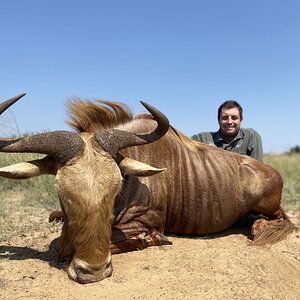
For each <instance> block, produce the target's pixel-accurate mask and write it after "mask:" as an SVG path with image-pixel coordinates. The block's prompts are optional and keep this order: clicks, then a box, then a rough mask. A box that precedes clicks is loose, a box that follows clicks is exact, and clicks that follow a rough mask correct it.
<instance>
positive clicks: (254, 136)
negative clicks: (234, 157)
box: [249, 130, 263, 162]
mask: <svg viewBox="0 0 300 300" xmlns="http://www.w3.org/2000/svg"><path fill="white" fill-rule="evenodd" d="M249 151H250V156H251V157H253V158H255V159H256V160H258V161H261V162H263V147H262V140H261V137H260V135H259V134H258V133H257V132H256V131H255V130H253V131H252V132H251V138H250V143H249Z"/></svg>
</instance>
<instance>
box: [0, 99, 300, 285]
mask: <svg viewBox="0 0 300 300" xmlns="http://www.w3.org/2000/svg"><path fill="white" fill-rule="evenodd" d="M22 96H23V95H20V96H17V97H15V98H12V99H10V100H7V101H5V102H4V103H2V105H1V106H0V112H1V113H2V112H3V111H4V110H5V109H7V108H8V107H9V106H10V105H11V104H13V103H14V102H15V101H17V100H18V99H19V98H21V97H22ZM142 104H143V105H144V106H145V107H146V108H147V110H148V111H149V112H150V113H151V115H149V114H143V115H139V116H136V117H133V116H132V114H131V112H130V111H129V109H128V108H127V107H126V106H125V105H123V104H120V103H116V102H108V101H98V102H97V103H93V102H91V101H82V100H80V99H73V100H71V101H70V102H69V105H68V109H69V116H70V121H69V124H70V125H71V126H72V127H73V128H74V129H75V131H76V132H70V131H54V132H46V133H41V134H37V135H32V136H26V137H24V138H19V139H1V140H0V151H2V152H34V153H43V154H46V156H45V157H44V158H43V159H40V160H34V161H30V162H23V163H18V164H15V165H11V166H7V167H4V168H1V169H0V176H3V177H7V178H14V179H24V178H30V177H33V176H37V175H41V174H53V175H55V178H56V183H55V186H56V189H57V192H58V196H59V200H60V204H61V208H62V214H63V217H64V225H63V229H62V234H61V238H60V246H59V256H60V257H61V258H63V257H64V256H69V257H72V261H71V263H70V266H69V268H68V275H69V277H70V278H71V279H73V280H75V281H78V282H80V283H89V282H95V281H100V280H102V279H104V278H106V277H108V276H110V275H111V273H112V265H111V253H120V252H125V251H131V250H136V249H143V248H145V247H149V246H154V245H164V244H171V243H170V242H169V241H168V239H167V237H166V236H165V235H164V233H173V234H189V235H191V234H194V235H199V234H209V233H215V232H219V231H221V230H224V229H226V228H228V227H230V226H231V225H232V224H234V223H235V222H236V221H237V220H238V219H239V218H241V217H243V216H244V215H245V214H247V213H249V212H252V211H254V212H258V213H261V214H263V215H264V217H263V218H260V219H258V220H256V221H255V222H254V224H253V226H252V233H253V242H252V243H253V244H254V245H262V244H267V243H270V244H271V243H275V242H277V241H280V240H282V239H283V238H285V237H286V236H287V235H288V234H289V233H290V232H292V231H293V230H294V229H295V227H294V225H293V224H292V223H291V222H290V220H289V219H288V217H287V216H286V214H285V213H284V212H283V210H282V209H281V207H280V201H281V194H282V186H283V181H282V178H281V176H280V174H279V173H278V172H277V171H276V170H274V169H273V168H271V167H270V166H267V165H265V164H263V163H260V162H258V161H256V160H254V159H253V158H251V157H248V156H242V155H239V154H235V153H231V152H228V151H224V150H222V149H218V148H216V147H213V146H210V145H206V144H203V143H199V142H196V141H193V140H191V139H190V138H188V137H187V136H185V135H184V134H182V133H180V132H179V131H178V130H176V129H174V128H173V127H172V126H169V122H168V119H167V118H166V117H165V116H164V115H163V114H162V113H161V112H159V111H158V110H157V109H155V108H154V107H152V106H150V105H148V104H146V103H143V102H142ZM154 141H156V142H155V143H152V142H154ZM152 166H155V167H152ZM156 167H165V168H166V170H165V169H157V168H156ZM152 175H155V176H152ZM57 216H58V214H57V213H53V214H52V215H50V218H51V219H53V218H56V217H57Z"/></svg>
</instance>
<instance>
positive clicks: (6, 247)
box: [0, 208, 300, 300]
mask: <svg viewBox="0 0 300 300" xmlns="http://www.w3.org/2000/svg"><path fill="white" fill-rule="evenodd" d="M48 214H49V211H46V210H37V209H34V208H31V209H28V208H27V209H24V210H23V211H14V213H13V214H12V216H11V218H12V219H11V220H10V221H7V220H6V221H5V222H6V223H5V224H4V223H2V224H1V223H0V225H1V227H0V228H1V234H2V242H1V243H0V259H1V260H0V299H2V300H4V299H222V300H223V299H241V300H242V299H245V300H246V299H247V300H248V299H259V300H264V299H276V300H280V299H288V300H293V299H295V300H296V299H300V235H299V232H298V233H296V232H295V233H293V234H291V235H290V236H289V237H288V238H287V239H286V240H284V241H282V242H280V243H278V244H276V245H273V246H272V247H270V248H266V247H263V248H262V247H251V246H248V235H249V230H248V229H247V228H245V227H240V226H238V227H237V226H235V227H234V228H231V229H229V230H227V231H225V232H222V233H219V234H217V235H211V236H205V237H175V236H170V237H169V239H170V240H171V241H172V242H173V245H172V246H162V247H152V248H148V249H145V250H143V251H135V252H130V253H124V254H119V255H114V256H113V261H112V262H113V267H114V271H113V275H112V276H111V277H110V278H107V279H105V280H103V281H101V282H98V283H93V284H87V285H81V284H78V283H76V282H73V281H71V280H70V279H68V277H67V273H66V271H65V268H66V265H65V264H59V263H57V262H56V256H55V255H56V249H55V247H56V243H57V239H58V237H59V234H60V228H61V225H60V224H48V223H47V218H48ZM293 221H294V222H297V223H299V218H298V217H297V218H293ZM20 227H22V228H23V231H18V230H16V228H20ZM24 228H25V229H26V231H24ZM24 232H26V233H24ZM12 233H13V234H12ZM3 237H4V238H3Z"/></svg>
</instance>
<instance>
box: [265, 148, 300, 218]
mask: <svg viewBox="0 0 300 300" xmlns="http://www.w3.org/2000/svg"><path fill="white" fill-rule="evenodd" d="M264 161H265V163H267V164H269V165H271V166H272V167H274V168H275V169H277V170H278V171H279V172H280V174H281V175H282V177H283V179H284V188H283V195H282V206H283V208H284V209H285V210H286V211H289V212H292V213H294V214H296V215H300V154H299V153H295V154H281V155H266V156H265V157H264Z"/></svg>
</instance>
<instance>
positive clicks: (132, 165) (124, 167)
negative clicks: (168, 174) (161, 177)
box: [119, 157, 167, 176]
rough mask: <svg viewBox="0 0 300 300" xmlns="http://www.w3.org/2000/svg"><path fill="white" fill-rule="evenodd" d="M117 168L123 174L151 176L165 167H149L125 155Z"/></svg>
mask: <svg viewBox="0 0 300 300" xmlns="http://www.w3.org/2000/svg"><path fill="white" fill-rule="evenodd" d="M119 168H120V170H121V172H122V173H123V174H125V175H134V176H152V175H155V174H158V173H160V172H162V171H165V170H167V169H166V168H163V169H157V168H154V167H151V166H149V165H147V164H144V163H142V162H140V161H138V160H135V159H132V158H129V157H125V158H123V159H122V160H121V162H120V163H119Z"/></svg>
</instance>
